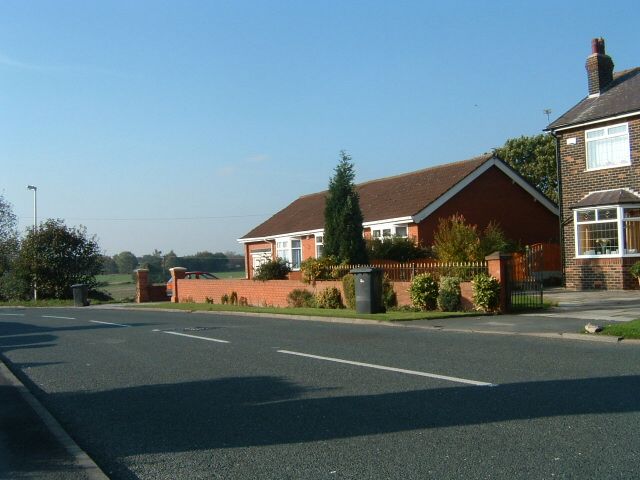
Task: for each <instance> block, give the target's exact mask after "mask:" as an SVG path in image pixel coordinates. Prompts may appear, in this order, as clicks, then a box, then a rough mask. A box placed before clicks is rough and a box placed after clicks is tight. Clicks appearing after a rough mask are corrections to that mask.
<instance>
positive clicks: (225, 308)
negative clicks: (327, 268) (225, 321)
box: [136, 303, 482, 322]
mask: <svg viewBox="0 0 640 480" xmlns="http://www.w3.org/2000/svg"><path fill="white" fill-rule="evenodd" d="M136 306H137V307H145V308H149V307H151V308H164V309H173V310H187V311H192V312H195V311H206V312H248V313H264V314H279V315H304V316H312V317H333V318H362V319H366V320H380V321H387V322H403V321H410V320H434V319H437V318H451V317H468V316H478V315H482V314H481V313H478V312H436V311H433V312H404V311H397V312H396V311H390V312H386V313H374V314H364V313H356V311H355V310H349V309H340V310H328V309H323V308H278V307H241V306H236V305H219V304H209V303H144V304H138V305H136Z"/></svg>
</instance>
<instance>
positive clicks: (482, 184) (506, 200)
mask: <svg viewBox="0 0 640 480" xmlns="http://www.w3.org/2000/svg"><path fill="white" fill-rule="evenodd" d="M456 213H461V214H463V215H464V217H465V219H466V221H467V223H470V224H473V225H478V228H479V229H480V230H483V229H484V228H485V227H486V226H487V225H488V224H489V223H490V222H491V221H494V222H496V223H498V224H499V225H500V228H502V230H503V231H504V233H505V235H506V237H507V238H508V239H510V240H513V241H515V242H520V243H521V244H522V245H531V244H534V243H558V242H559V236H560V234H559V228H558V217H557V216H556V215H555V214H554V213H552V212H551V211H549V209H548V208H546V207H545V206H544V205H542V204H540V203H539V202H537V201H536V200H535V199H534V198H533V197H532V196H531V195H529V193H527V192H526V191H525V190H523V189H522V188H521V187H520V186H519V185H517V184H515V183H514V182H513V181H512V180H511V179H510V178H509V177H507V176H506V175H505V174H504V173H502V172H501V171H500V170H498V169H497V168H495V167H494V168H490V169H489V170H487V171H486V172H485V173H483V174H482V175H480V176H479V177H478V178H477V179H476V180H474V181H473V182H471V183H470V184H469V185H468V186H467V187H466V188H464V189H463V190H462V191H461V192H460V193H458V194H457V195H455V196H454V197H453V198H451V199H450V200H449V201H448V202H446V203H445V204H444V205H443V206H442V207H440V208H439V209H438V210H436V211H435V212H434V213H432V214H431V215H429V217H427V218H426V219H425V220H424V221H423V222H421V223H420V224H419V225H418V232H419V233H418V237H419V239H420V241H421V242H422V243H423V244H424V245H427V246H430V245H432V244H433V237H434V233H435V232H436V231H437V229H438V223H439V220H440V219H441V218H447V217H450V216H451V215H455V214H456Z"/></svg>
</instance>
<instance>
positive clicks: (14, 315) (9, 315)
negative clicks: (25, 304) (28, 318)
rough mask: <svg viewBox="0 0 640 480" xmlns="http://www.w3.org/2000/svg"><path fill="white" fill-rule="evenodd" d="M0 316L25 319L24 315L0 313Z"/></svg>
mask: <svg viewBox="0 0 640 480" xmlns="http://www.w3.org/2000/svg"><path fill="white" fill-rule="evenodd" d="M0 316H5V317H24V313H0Z"/></svg>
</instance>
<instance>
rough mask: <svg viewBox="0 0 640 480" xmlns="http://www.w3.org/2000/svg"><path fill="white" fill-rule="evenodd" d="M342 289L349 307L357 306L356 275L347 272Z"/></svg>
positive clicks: (343, 278)
mask: <svg viewBox="0 0 640 480" xmlns="http://www.w3.org/2000/svg"><path fill="white" fill-rule="evenodd" d="M342 291H343V292H344V303H346V304H347V308H350V309H352V310H353V309H354V308H356V277H355V276H354V275H352V274H351V273H347V274H346V275H345V276H344V277H342Z"/></svg>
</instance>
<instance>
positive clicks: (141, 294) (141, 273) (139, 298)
mask: <svg viewBox="0 0 640 480" xmlns="http://www.w3.org/2000/svg"><path fill="white" fill-rule="evenodd" d="M134 272H135V274H136V303H145V302H148V301H149V270H147V269H146V268H139V269H137V270H134Z"/></svg>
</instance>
